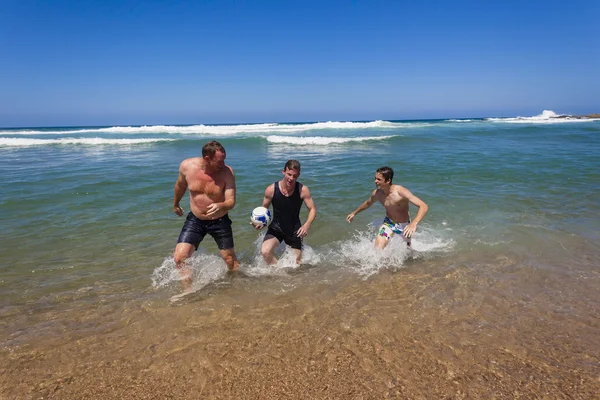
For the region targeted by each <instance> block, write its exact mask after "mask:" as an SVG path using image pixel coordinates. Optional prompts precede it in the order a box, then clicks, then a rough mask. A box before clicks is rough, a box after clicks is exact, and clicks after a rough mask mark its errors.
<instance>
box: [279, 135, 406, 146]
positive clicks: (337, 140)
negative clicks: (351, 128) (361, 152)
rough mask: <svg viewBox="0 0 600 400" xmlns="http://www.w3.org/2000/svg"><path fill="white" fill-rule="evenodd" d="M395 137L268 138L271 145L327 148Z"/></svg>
mask: <svg viewBox="0 0 600 400" xmlns="http://www.w3.org/2000/svg"><path fill="white" fill-rule="evenodd" d="M393 137H394V136H393V135H391V136H366V137H354V138H349V137H324V136H303V137H297V136H277V135H272V136H267V141H268V142H269V143H283V144H295V145H301V146H302V145H316V146H325V145H328V144H343V143H349V142H365V141H368V140H386V139H390V138H393Z"/></svg>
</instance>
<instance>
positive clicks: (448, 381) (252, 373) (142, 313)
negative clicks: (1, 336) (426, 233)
mask: <svg viewBox="0 0 600 400" xmlns="http://www.w3.org/2000/svg"><path fill="white" fill-rule="evenodd" d="M495 261H496V264H495V265H496V267H494V269H495V271H489V272H487V273H485V274H482V273H480V272H479V273H478V272H475V273H474V270H473V269H472V268H469V267H468V266H456V265H453V266H446V267H443V266H441V265H439V266H437V268H436V272H435V273H428V274H424V273H423V272H422V271H420V268H418V267H416V266H415V267H410V268H407V269H405V270H403V271H401V272H398V273H385V274H381V275H379V276H376V277H373V278H371V279H369V280H367V281H364V280H348V279H346V280H344V281H343V282H340V283H338V284H337V285H335V287H332V286H328V285H318V286H316V287H302V288H299V289H297V290H293V291H291V292H289V293H285V294H277V293H271V294H269V293H263V295H262V296H260V297H257V296H255V295H249V294H248V293H246V294H244V293H240V291H239V287H240V285H244V283H243V280H240V281H239V282H238V281H236V280H235V279H234V280H232V281H231V282H230V283H229V284H228V285H225V287H221V288H218V289H217V288H214V289H213V290H208V291H204V292H202V293H199V294H198V295H197V296H195V297H193V298H190V299H187V300H186V301H185V302H184V303H183V304H179V305H175V306H166V305H165V304H157V303H156V302H150V303H146V302H142V303H140V302H130V303H127V304H123V306H122V307H119V308H118V309H104V308H102V306H99V307H98V309H97V310H81V312H79V313H77V312H74V311H70V315H71V316H74V318H73V319H72V320H71V321H70V322H69V323H65V324H64V325H65V326H64V334H63V335H62V336H60V337H56V338H54V339H52V340H47V341H43V342H36V343H35V344H29V345H24V346H18V347H16V348H12V349H10V350H7V349H6V348H4V349H3V350H2V353H3V354H2V361H1V363H2V364H1V370H2V374H1V376H2V378H0V379H1V385H0V388H1V395H2V398H5V399H42V398H43V399H199V398H203V399H204V398H206V399H233V398H241V399H282V398H289V399H385V398H398V399H434V398H435V399H441V398H444V399H483V398H488V399H492V398H498V399H500V398H504V399H518V398H522V399H535V398H545V399H592V398H597V397H596V396H597V394H598V393H600V376H599V372H600V369H599V365H600V364H599V358H598V345H597V331H598V328H599V326H598V325H599V321H598V318H597V314H595V310H593V309H589V310H587V311H586V313H587V314H581V313H579V314H578V316H577V317H571V316H570V314H569V313H568V312H565V313H559V312H556V313H552V314H546V315H542V314H539V310H538V306H540V305H542V304H543V303H547V302H552V301H553V299H552V298H550V297H548V294H549V293H551V290H549V291H548V292H547V293H546V294H544V292H543V291H539V292H537V293H534V292H532V290H531V289H527V287H529V288H531V283H532V282H531V280H532V279H542V280H543V279H545V278H547V277H535V273H534V271H532V270H531V269H530V268H528V267H526V266H523V265H515V264H513V263H511V260H508V259H505V260H495ZM501 270H502V271H504V272H505V273H506V271H507V270H512V274H511V279H510V280H506V279H503V281H502V282H498V281H495V280H494V278H493V276H494V273H497V272H499V271H501ZM547 283H548V282H546V284H547ZM474 287H478V288H479V289H477V290H476V291H473V288H474ZM549 289H553V288H552V287H550V288H549ZM582 290H589V291H590V292H593V291H594V290H595V289H594V288H593V287H582ZM507 292H514V293H519V295H518V296H516V297H515V298H510V297H509V296H506V293H507ZM570 304H571V307H573V306H577V307H580V308H581V310H585V307H586V305H585V304H583V303H580V304H573V303H570ZM59 317H60V316H59V315H55V316H54V318H59ZM47 318H50V319H51V318H52V316H47ZM69 324H73V325H80V326H81V325H86V326H89V328H90V330H93V331H95V332H96V333H94V334H90V335H86V334H81V333H80V334H79V335H78V336H73V335H72V334H70V333H69V327H68V326H67V325H69ZM80 332H81V330H80Z"/></svg>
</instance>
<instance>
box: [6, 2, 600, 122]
mask: <svg viewBox="0 0 600 400" xmlns="http://www.w3.org/2000/svg"><path fill="white" fill-rule="evenodd" d="M598 15H600V2H598V1H596V0H593V1H592V0H589V1H578V0H574V1H570V2H564V1H561V2H558V1H545V2H541V1H535V0H533V1H523V0H520V1H512V0H506V1H494V2H488V1H481V0H480V1H454V2H441V1H437V2H436V1H378V0H371V1H327V0H322V1H311V0H303V1H285V0H279V1H228V0H222V1H110V0H97V1H85V0H82V1H74V0H73V1H28V0H14V1H13V0H2V1H0V60H1V62H0V126H3V127H10V126H73V125H123V124H195V123H239V122H268V121H278V122H283V121H299V122H300V121H327V120H372V119H388V120H389V119H418V118H448V117H481V116H515V115H537V114H540V113H541V112H542V111H543V110H544V109H548V110H553V111H555V112H557V113H571V114H579V113H591V112H600V79H599V78H598V71H600V28H599V25H600V24H599V23H598V21H597V17H598Z"/></svg>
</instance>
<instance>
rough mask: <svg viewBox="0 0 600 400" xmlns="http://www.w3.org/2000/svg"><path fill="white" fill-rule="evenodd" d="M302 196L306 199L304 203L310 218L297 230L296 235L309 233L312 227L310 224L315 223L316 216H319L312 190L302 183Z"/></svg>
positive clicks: (301, 235) (300, 235)
mask: <svg viewBox="0 0 600 400" xmlns="http://www.w3.org/2000/svg"><path fill="white" fill-rule="evenodd" d="M300 198H301V199H302V200H304V204H306V208H308V218H307V219H306V222H305V223H304V225H302V226H301V227H300V229H298V231H296V236H298V237H304V236H306V235H308V230H309V229H310V225H311V224H312V223H313V221H314V220H315V218H316V217H317V207H316V206H315V202H314V201H313V198H312V196H311V194H310V190H308V187H306V186H304V185H302V191H301V193H300Z"/></svg>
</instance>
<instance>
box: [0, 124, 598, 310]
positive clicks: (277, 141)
mask: <svg viewBox="0 0 600 400" xmlns="http://www.w3.org/2000/svg"><path fill="white" fill-rule="evenodd" d="M212 139H216V140H219V141H220V142H221V143H222V144H223V145H224V146H225V148H226V150H227V160H226V162H227V164H229V165H230V166H232V167H233V169H234V170H235V173H236V179H237V205H236V207H235V209H234V210H233V211H232V212H231V213H230V216H231V218H232V220H233V223H234V237H235V242H236V251H237V253H238V256H239V258H240V261H241V264H242V270H243V272H244V273H245V274H246V275H248V276H254V277H261V276H279V275H281V274H289V273H291V272H293V270H294V268H295V266H294V265H293V263H292V264H290V259H289V257H286V255H287V253H285V249H280V250H279V252H280V253H283V254H282V256H283V259H282V261H281V263H280V264H281V265H280V266H279V267H276V268H275V269H269V268H267V267H266V266H264V265H262V262H261V260H260V259H259V257H257V249H258V246H259V244H260V236H259V235H260V234H258V233H257V232H256V231H254V229H252V227H251V226H250V225H249V224H248V221H249V220H248V217H249V213H250V211H251V210H252V208H254V207H255V206H258V205H260V203H261V200H262V194H263V192H264V189H265V187H266V185H268V184H269V183H272V182H274V181H276V180H278V179H280V177H281V168H282V166H283V165H284V163H285V161H286V160H288V159H291V158H294V159H298V160H299V161H300V162H301V163H302V174H301V177H300V181H301V182H303V183H304V184H306V185H307V186H308V187H309V188H310V190H311V192H312V195H313V198H314V200H315V204H316V206H317V209H318V216H317V219H316V221H315V223H314V224H313V226H312V227H311V230H310V233H309V236H308V237H307V238H306V240H305V243H306V245H307V251H306V257H305V261H306V263H307V264H308V265H309V266H310V271H311V274H312V276H314V277H315V278H314V279H316V280H319V279H322V280H327V279H329V278H330V277H331V275H332V274H334V275H336V274H337V275H340V274H346V275H356V276H358V277H362V278H367V277H369V276H373V275H376V274H381V273H383V271H390V270H392V271H395V270H398V269H401V268H403V267H404V266H405V265H408V264H410V265H415V263H417V265H418V266H419V268H422V269H424V270H427V268H429V267H430V266H431V265H433V264H431V263H438V264H439V263H440V262H441V263H444V262H445V260H447V261H448V262H451V261H452V260H456V259H466V260H473V262H475V261H476V260H478V259H479V258H483V257H485V258H491V259H493V258H494V257H499V256H502V255H506V254H513V255H516V256H517V257H520V258H523V259H527V260H528V262H529V263H531V264H532V265H535V266H537V267H538V268H546V269H550V270H553V269H556V270H560V268H562V266H563V264H562V261H561V262H560V263H557V262H554V261H555V260H556V252H557V251H558V250H557V249H564V251H567V255H565V254H561V256H560V257H561V260H564V259H568V257H569V254H570V255H571V256H577V257H580V258H581V257H582V254H584V255H585V257H584V258H585V259H587V260H589V263H588V264H585V263H583V264H581V265H580V266H579V267H578V268H577V273H580V274H598V269H597V267H596V266H595V265H596V264H595V262H596V261H597V260H598V259H599V255H600V248H599V246H598V242H599V239H600V235H599V234H598V232H599V231H600V219H599V218H598V215H600V202H599V201H598V193H599V192H600V172H599V171H600V158H599V157H598V154H599V153H600V121H598V120H589V121H575V120H553V119H547V118H543V117H542V116H539V117H538V118H536V117H533V118H498V119H473V120H435V121H371V122H348V123H342V122H323V123H297V124H256V125H220V126H204V125H196V126H143V127H94V128H89V127H73V128H27V129H25V128H13V129H0V175H1V176H2V179H1V181H0V210H1V213H0V224H1V226H2V230H1V232H0V243H1V245H0V246H1V256H0V271H1V275H2V278H1V279H0V302H1V304H2V308H1V310H3V311H2V313H3V314H4V316H16V315H21V314H22V313H25V312H39V311H40V310H49V309H53V308H54V307H58V306H61V307H67V308H68V307H85V305H86V304H93V303H96V302H98V301H102V302H112V301H114V302H119V301H122V300H123V299H138V298H155V299H156V298H158V299H163V298H164V299H167V298H168V297H169V296H170V295H172V294H173V293H177V291H179V290H180V285H179V282H177V274H175V273H174V269H173V263H172V257H171V254H172V251H173V249H174V246H175V241H176V239H177V236H178V234H179V230H180V229H181V226H182V224H183V219H182V218H178V217H177V216H175V214H174V213H173V211H172V197H173V186H174V182H175V179H176V177H177V170H178V165H179V163H180V162H181V160H183V159H184V158H187V157H195V156H198V155H199V154H200V151H201V147H202V145H203V144H204V143H205V142H207V141H208V140H212ZM384 165H388V166H391V167H392V168H394V170H395V177H394V183H397V184H401V185H403V186H406V187H407V188H409V189H410V190H411V191H412V192H413V193H414V194H416V195H417V196H419V197H420V198H421V199H422V200H424V201H425V202H426V203H427V204H428V205H429V207H430V210H429V213H428V214H427V216H426V217H425V219H424V220H423V222H422V224H421V225H420V226H419V230H418V232H417V234H416V236H415V238H414V241H413V243H414V252H409V251H408V250H407V249H406V248H405V246H404V245H403V243H402V242H401V241H400V240H398V241H396V242H393V243H392V244H391V245H390V246H389V248H388V249H386V251H385V252H383V253H376V252H374V251H373V250H372V240H373V237H374V236H373V229H374V227H375V226H376V225H377V224H378V223H380V222H381V219H382V218H383V216H384V211H383V208H382V207H381V205H379V204H376V205H374V206H373V207H371V208H370V209H369V210H367V211H365V212H363V213H361V214H359V215H358V216H357V218H356V219H355V221H354V222H353V223H352V224H351V225H349V224H347V223H346V222H345V217H346V215H347V214H348V213H350V212H351V211H352V210H354V209H355V208H356V207H357V206H358V205H359V204H360V203H361V202H362V201H364V200H365V199H366V198H367V197H368V195H369V193H370V191H371V190H373V188H374V183H373V178H374V173H375V170H376V169H377V168H378V167H381V166H384ZM187 204H188V200H187V196H186V197H185V198H184V201H182V205H184V208H185V209H186V210H187V209H189V206H188V205H187ZM412 213H413V215H414V214H415V213H416V210H414V209H413V210H412ZM302 216H303V218H305V216H306V210H303V213H302ZM560 251H563V250H560ZM570 252H572V254H571V253H570ZM216 254H217V249H216V246H215V244H214V242H213V241H212V239H210V238H208V237H207V239H205V241H204V242H203V243H202V244H201V247H200V250H199V252H198V254H197V256H196V257H195V263H194V269H195V272H196V277H195V285H196V287H197V288H201V287H203V286H205V285H208V284H210V283H215V282H218V281H219V280H220V279H222V278H223V276H224V274H225V267H224V264H222V262H221V261H220V259H219V258H218V257H217V256H216ZM288 284H289V282H288ZM294 284H295V285H297V284H303V283H302V282H300V283H294ZM282 285H283V286H285V285H284V284H282ZM283 286H282V290H284V289H285V288H284V287H283ZM165 301H166V300H165ZM67 305H68V306H67Z"/></svg>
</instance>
